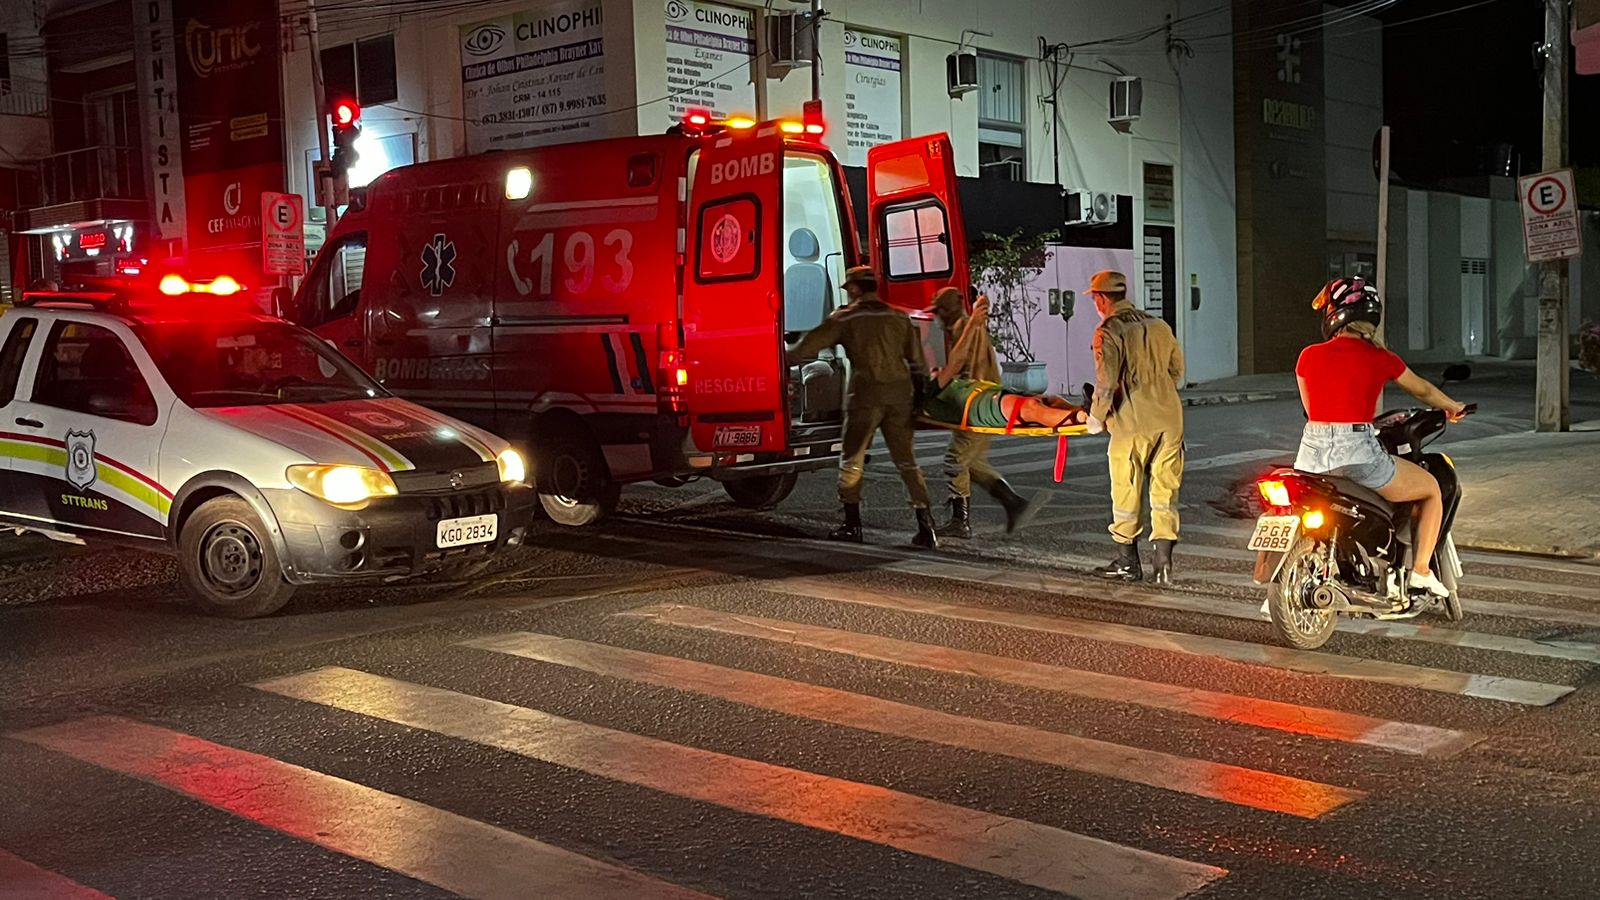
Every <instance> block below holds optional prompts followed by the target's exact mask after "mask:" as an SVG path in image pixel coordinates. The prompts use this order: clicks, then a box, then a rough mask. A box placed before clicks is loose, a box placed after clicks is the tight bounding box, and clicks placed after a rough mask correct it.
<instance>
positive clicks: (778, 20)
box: [767, 12, 817, 78]
mask: <svg viewBox="0 0 1600 900" xmlns="http://www.w3.org/2000/svg"><path fill="white" fill-rule="evenodd" d="M816 39H817V29H816V28H815V27H814V26H813V25H812V24H811V14H810V13H809V12H803V13H793V12H781V13H772V14H770V15H768V16H767V71H768V72H770V73H771V74H773V75H775V76H777V77H778V78H782V77H783V76H785V75H787V74H789V72H790V71H791V70H793V69H803V68H806V67H807V66H810V65H811V53H812V49H813V45H814V43H815V41H816Z"/></svg>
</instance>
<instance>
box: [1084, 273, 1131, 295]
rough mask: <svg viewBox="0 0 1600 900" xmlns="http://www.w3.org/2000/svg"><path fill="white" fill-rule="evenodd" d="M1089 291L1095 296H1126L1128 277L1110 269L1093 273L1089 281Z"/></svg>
mask: <svg viewBox="0 0 1600 900" xmlns="http://www.w3.org/2000/svg"><path fill="white" fill-rule="evenodd" d="M1089 290H1091V291H1094V292H1095V293H1097V294H1126V293H1127V292H1128V276H1126V275H1124V274H1122V273H1121V272H1117V271H1115V270H1112V269H1105V270H1104V271H1100V272H1096V273H1094V277H1093V278H1090V279H1089Z"/></svg>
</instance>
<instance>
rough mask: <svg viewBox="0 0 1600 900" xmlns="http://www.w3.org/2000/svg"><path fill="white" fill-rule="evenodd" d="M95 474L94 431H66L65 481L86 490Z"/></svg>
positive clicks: (93, 480)
mask: <svg viewBox="0 0 1600 900" xmlns="http://www.w3.org/2000/svg"><path fill="white" fill-rule="evenodd" d="M96 477H97V475H96V472H95V463H94V432H93V431H68V432H67V483H68V484H70V485H72V486H73V487H75V488H77V489H78V490H80V491H86V490H88V489H89V488H90V487H91V486H92V485H93V484H94V482H95V479H96Z"/></svg>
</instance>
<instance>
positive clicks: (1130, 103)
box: [1107, 75, 1144, 125]
mask: <svg viewBox="0 0 1600 900" xmlns="http://www.w3.org/2000/svg"><path fill="white" fill-rule="evenodd" d="M1143 106H1144V83H1143V82H1142V81H1141V80H1140V79H1139V76H1137V75H1119V76H1117V77H1116V78H1113V79H1111V110H1110V115H1109V116H1108V117H1107V118H1108V121H1110V122H1111V124H1113V125H1119V124H1127V123H1129V122H1136V121H1138V119H1139V111H1140V109H1141V108H1142V107H1143Z"/></svg>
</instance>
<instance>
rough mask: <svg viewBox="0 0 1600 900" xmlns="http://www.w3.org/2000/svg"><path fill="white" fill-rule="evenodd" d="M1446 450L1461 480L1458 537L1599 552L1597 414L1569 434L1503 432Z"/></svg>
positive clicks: (1476, 542) (1562, 551)
mask: <svg viewBox="0 0 1600 900" xmlns="http://www.w3.org/2000/svg"><path fill="white" fill-rule="evenodd" d="M1441 449H1443V450H1444V451H1445V452H1447V453H1449V454H1450V457H1451V458H1452V459H1454V460H1455V462H1456V468H1457V471H1458V472H1459V473H1460V475H1461V480H1462V491H1463V496H1462V500H1461V510H1460V512H1459V513H1458V514H1457V516H1456V523H1455V526H1454V529H1453V531H1454V534H1455V538H1456V543H1457V544H1459V545H1460V546H1462V547H1474V548H1478V549H1482V550H1506V551H1512V552H1516V553H1541V554H1548V555H1552V556H1571V557H1578V558H1583V559H1600V467H1597V466H1596V462H1597V461H1600V421H1593V422H1584V423H1581V424H1575V425H1574V426H1573V430H1572V431H1571V432H1568V433H1566V434H1537V433H1534V432H1521V433H1517V434H1503V435H1499V436H1496V437H1487V438H1479V439H1477V440H1471V441H1462V442H1460V443H1455V442H1452V443H1450V444H1448V445H1443V446H1442V447H1441Z"/></svg>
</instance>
